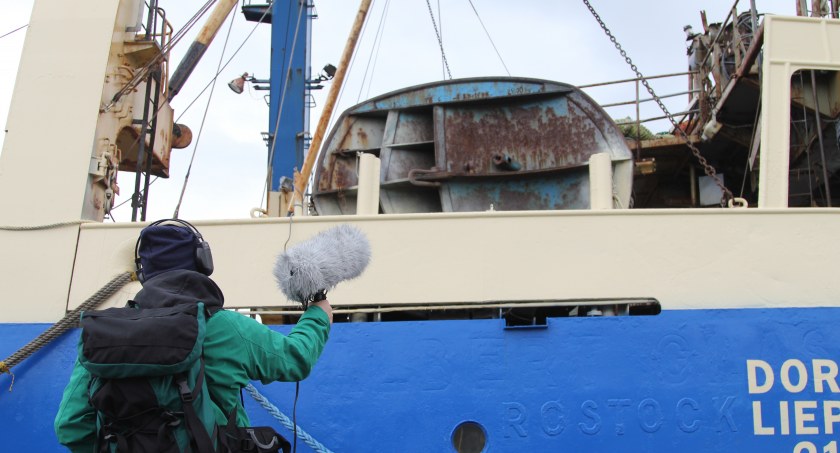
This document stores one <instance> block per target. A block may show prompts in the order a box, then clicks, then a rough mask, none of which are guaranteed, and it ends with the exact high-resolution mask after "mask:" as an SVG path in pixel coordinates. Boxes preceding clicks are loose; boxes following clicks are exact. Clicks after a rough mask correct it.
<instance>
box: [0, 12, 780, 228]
mask: <svg viewBox="0 0 840 453" xmlns="http://www.w3.org/2000/svg"><path fill="white" fill-rule="evenodd" d="M756 2H757V5H758V8H759V12H760V13H764V12H773V13H777V14H792V13H793V11H794V6H795V2H794V0H756ZM32 3H33V1H32V0H14V1H13V0H0V35H3V34H5V33H7V32H9V31H11V30H14V29H15V28H17V27H20V26H22V25H25V24H27V23H28V22H29V15H30V13H31V10H32ZM203 3H204V1H199V0H179V1H174V0H169V1H166V0H160V4H161V6H163V8H165V9H166V11H167V18H168V19H169V20H170V22H171V23H172V25H173V26H174V27H175V29H176V30H178V29H179V28H180V27H181V26H183V24H184V23H185V22H186V21H187V20H188V19H189V18H190V17H191V16H192V15H193V14H194V13H195V10H197V9H198V8H199V6H200V5H201V4H203ZM252 3H257V1H253V2H252ZM591 3H592V4H593V6H594V7H595V9H596V10H597V11H598V13H599V14H600V15H601V17H602V19H603V20H604V22H605V23H606V24H607V26H608V27H609V28H610V29H611V30H612V32H613V34H614V35H615V36H616V38H617V39H618V41H619V42H620V43H621V44H622V45H623V46H624V48H625V50H626V51H627V53H628V55H629V56H630V57H631V58H632V59H633V61H634V63H635V64H636V65H637V66H638V68H639V70H640V71H642V73H643V74H644V75H647V76H652V75H657V74H666V73H677V72H683V71H685V70H686V53H685V48H686V42H685V34H684V32H683V26H685V25H692V26H693V27H694V30H695V31H700V30H702V25H701V21H700V10H705V11H706V13H707V16H708V19H709V22H716V21H722V20H723V19H724V18H725V16H726V14H727V11H728V9H729V8H730V7H731V6H732V3H733V0H706V1H700V0H649V1H644V0H642V1H618V0H591ZM430 4H431V6H432V9H433V11H434V14H435V20H436V21H437V24H438V27H439V28H440V29H441V30H442V36H443V45H444V50H445V53H446V57H447V61H448V63H449V68H450V70H451V72H452V76H453V77H454V78H462V77H483V76H504V75H507V72H506V70H505V66H506V67H507V68H508V70H509V71H510V75H512V76H521V77H533V78H541V79H548V80H555V81H559V82H565V83H571V84H574V85H585V84H591V83H597V82H606V81H611V80H618V79H625V78H631V77H633V76H634V75H633V72H632V71H631V70H630V68H629V67H628V65H627V64H626V63H625V62H624V59H623V58H621V56H620V55H619V54H618V52H617V51H616V49H615V48H614V47H613V45H612V44H611V43H610V42H609V40H608V38H607V37H606V36H605V35H604V32H603V31H602V30H601V29H600V27H599V26H598V23H597V22H596V21H595V20H594V19H593V17H592V16H591V14H590V13H589V11H588V10H587V9H586V7H585V5H584V4H583V2H582V1H577V0H564V1H549V0H517V1H510V0H505V1H503V0H472V4H473V5H474V6H475V9H476V10H477V11H478V14H479V16H480V18H481V21H483V23H484V26H485V27H486V28H487V31H488V32H489V34H490V37H491V38H492V40H493V43H495V46H496V48H497V49H498V53H499V54H500V55H501V58H502V60H503V61H504V65H503V64H502V60H500V58H499V56H498V55H497V54H496V51H494V49H493V45H492V44H491V42H490V40H489V39H488V37H487V33H485V31H484V30H483V28H482V26H481V23H480V22H479V19H478V18H477V17H476V13H475V12H474V11H473V8H472V7H471V5H470V2H469V1H468V0H430ZM749 4H750V2H749V1H747V0H741V1H740V3H739V6H738V9H739V12H741V11H745V10H747V9H748V8H749ZM315 5H316V10H317V13H318V18H317V19H316V20H315V21H314V24H313V31H312V37H313V44H312V59H311V62H312V68H313V72H317V71H318V68H321V67H323V66H324V65H325V64H327V63H333V64H337V63H338V60H339V58H340V56H341V52H342V50H343V48H344V44H345V41H346V38H347V35H348V33H349V30H350V26H351V24H352V21H353V19H354V17H355V13H356V11H357V9H358V6H359V1H356V0H315ZM386 5H387V14H386V15H385V18H386V20H385V22H384V25H383V26H382V27H381V28H380V23H381V18H382V16H383V10H384V9H385V6H386ZM238 11H239V8H237V9H236V13H235V15H234V17H233V28H232V31H231V34H230V39H229V43H228V45H227V49H226V50H225V55H226V56H225V57H224V61H225V62H226V61H227V60H228V58H229V56H230V54H231V53H232V52H233V50H235V49H236V48H237V47H239V45H240V44H242V43H243V41H244V40H245V37H246V36H247V35H248V33H250V32H251V31H252V30H253V29H254V27H255V24H254V23H251V22H246V21H245V20H244V17H243V16H242V15H241V14H240V13H239V12H238ZM201 23H203V21H202V22H201ZM228 24H229V22H228V23H226V24H225V25H224V26H223V28H222V30H221V31H220V32H219V35H217V37H216V40H215V41H214V42H213V44H212V45H211V47H210V49H209V50H208V52H207V53H206V54H205V55H204V58H203V59H202V60H201V62H200V64H199V66H198V68H197V70H196V71H195V72H194V73H193V75H192V76H191V78H190V79H189V80H188V81H187V84H186V85H185V87H184V89H183V90H182V91H181V92H180V94H179V95H178V97H176V98H175V99H174V100H173V107H174V109H175V115H176V117H177V116H178V115H180V114H182V113H184V109H185V108H186V106H187V105H188V104H190V103H191V102H193V101H194V100H196V98H197V96H198V93H199V92H200V91H201V90H202V89H203V88H204V87H205V86H206V85H207V83H208V82H209V81H210V80H211V79H212V77H213V74H215V70H216V67H217V66H218V64H219V61H220V55H221V52H222V49H223V43H224V39H225V35H226V33H227V30H228ZM199 28H200V27H199V26H196V27H194V30H193V31H192V33H190V34H189V35H188V37H187V38H186V39H185V40H184V41H182V44H181V45H180V46H179V47H178V48H176V49H175V50H174V51H173V55H172V60H171V61H172V63H171V67H172V68H174V67H175V66H176V65H177V63H178V62H179V61H180V59H181V56H182V55H183V52H185V50H186V48H187V47H188V46H189V42H190V41H191V40H192V38H193V37H194V35H195V33H196V32H197V31H198V29H199ZM378 29H379V30H381V31H380V44H379V46H378V51H377V52H372V49H373V44H374V37H375V35H376V34H377V30H378ZM24 39H25V30H21V31H19V32H16V33H14V34H12V35H9V36H7V37H5V38H0V62H1V63H0V124H2V125H4V126H5V124H6V115H7V113H8V108H9V102H10V99H11V93H12V89H13V86H14V79H15V76H16V74H17V61H18V60H19V58H20V52H21V49H22V47H23V42H24ZM269 49H270V29H269V26H268V25H259V26H258V27H257V28H256V31H255V32H254V34H253V35H252V36H251V38H250V39H249V40H248V41H247V42H246V43H245V45H244V47H243V49H242V50H241V51H240V52H239V53H238V54H237V55H236V57H235V58H234V59H233V60H232V61H231V63H230V64H229V65H228V66H227V68H226V69H225V70H223V71H222V73H221V75H220V76H219V82H218V85H217V86H216V89H215V92H214V94H213V99H212V103H211V105H210V110H209V112H208V113H207V119H206V123H205V127H204V130H203V132H202V134H201V137H200V139H198V140H196V138H197V137H196V136H197V135H198V131H199V127H200V124H201V118H202V116H203V115H204V110H205V107H206V106H207V98H208V95H209V90H208V91H206V92H205V93H204V95H203V96H202V97H200V98H198V99H197V101H196V102H195V103H194V104H193V105H192V107H190V108H189V110H188V111H186V113H185V114H184V116H183V118H181V120H180V121H179V122H181V123H184V124H187V125H188V126H190V127H191V128H192V130H193V134H194V139H193V144H195V143H196V141H198V146H197V148H194V147H193V146H190V147H189V148H186V149H180V150H173V152H172V161H171V177H170V178H169V179H168V180H163V179H161V180H158V181H156V182H155V183H154V184H153V185H152V187H151V189H150V204H149V213H148V219H157V218H165V217H171V216H172V213H173V211H174V208H175V205H176V203H177V200H178V196H179V194H180V192H181V187H182V185H183V183H184V175H185V173H186V169H187V166H188V164H189V161H190V156H191V154H192V153H193V151H194V149H195V151H196V157H195V163H194V164H193V168H192V172H191V175H190V180H189V183H188V185H187V189H186V195H185V197H184V201H183V204H182V207H181V211H180V216H181V218H184V219H213V218H228V219H232V218H245V217H248V216H249V212H250V210H251V208H253V207H258V206H260V204H261V202H262V196H263V185H264V181H265V166H266V147H265V145H264V144H263V141H262V138H261V136H260V132H263V131H267V130H268V107H267V106H266V104H265V102H264V101H263V99H262V97H263V95H264V94H265V92H254V91H250V90H246V91H245V92H244V93H242V94H241V95H239V96H237V95H235V94H234V93H233V92H231V91H230V90H229V89H228V88H227V86H226V84H227V82H228V81H230V80H231V79H233V78H235V77H236V76H238V75H239V74H241V73H242V72H245V71H247V72H249V73H251V74H254V75H256V76H257V77H258V78H268V76H269V74H270V71H269V66H270V65H269ZM372 53H374V54H375V55H376V57H375V58H371V54H372ZM366 68H369V69H368V70H367V76H365V69H366ZM445 77H446V76H445V72H444V69H443V66H442V63H441V55H440V49H439V47H438V42H437V38H436V37H435V32H434V28H433V26H432V21H431V18H430V15H429V7H428V6H427V2H426V0H390V1H386V0H374V2H373V6H372V7H371V10H370V13H369V16H368V22H367V25H366V28H365V30H364V34H363V36H362V39H361V41H360V43H359V47H358V51H357V55H356V57H355V61H354V63H353V66H352V67H351V69H350V73H349V75H348V78H347V80H346V84H345V87H344V89H343V91H342V95H341V98H340V101H339V104H338V106H337V108H336V111H335V114H334V118H335V117H337V116H338V115H339V114H340V113H341V112H342V111H344V110H345V109H347V108H349V107H350V106H352V105H355V104H357V103H358V102H360V101H363V100H365V99H367V98H370V97H373V96H376V95H379V94H382V93H386V92H389V91H393V90H396V89H399V88H402V87H407V86H411V85H416V84H421V83H428V82H434V81H438V80H441V79H443V78H445ZM652 85H653V86H654V88H655V89H656V90H657V91H661V94H664V93H668V92H672V93H673V92H677V91H683V90H685V89H686V87H687V82H686V80H685V79H684V78H678V79H675V80H672V81H654V82H652ZM634 90H635V88H634V87H633V85H632V84H628V85H624V86H621V87H620V88H619V89H616V88H609V89H598V90H593V91H588V93H589V94H590V95H591V96H593V97H594V98H595V99H596V101H598V102H601V103H610V102H616V101H624V100H630V99H632V98H633V97H634V96H635V91H634ZM327 91H328V90H327V89H325V90H321V91H320V92H316V93H315V97H316V103H317V107H316V108H315V109H313V111H312V120H311V122H312V132H314V128H315V126H316V125H317V122H318V118H319V115H320V106H321V105H322V104H323V99H324V98H325V96H326V93H327ZM685 104H686V98H685V97H679V98H674V99H671V100H669V101H668V107H669V109H670V110H671V111H672V112H676V111H680V110H682V109H684V108H685ZM653 108H655V106H654V105H653V104H652V103H650V105H648V106H646V108H645V110H644V111H643V114H642V116H643V117H644V116H648V117H653V116H658V115H660V113H659V112H657V111H655V110H652V109H653ZM609 113H610V114H611V115H612V116H613V117H623V116H626V115H628V114H629V112H626V111H610V112H609ZM651 129H653V131H654V132H659V131H661V130H664V129H666V125H665V124H663V123H656V124H653V125H652V126H651ZM3 135H5V134H3ZM3 138H4V137H2V136H0V144H2V140H3ZM119 184H120V186H121V188H122V192H121V195H120V197H118V199H117V202H118V203H121V202H123V201H125V200H126V199H127V198H129V197H130V196H131V194H130V192H131V189H132V188H133V186H134V174H132V173H120V175H119ZM115 217H116V219H117V220H118V221H125V220H129V219H130V217H131V208H130V206H129V205H128V204H125V205H124V206H122V207H120V208H119V209H117V210H116V212H115Z"/></svg>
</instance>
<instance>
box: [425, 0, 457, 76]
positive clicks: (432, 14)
mask: <svg viewBox="0 0 840 453" xmlns="http://www.w3.org/2000/svg"><path fill="white" fill-rule="evenodd" d="M426 6H428V7H429V17H431V18H432V26H433V27H434V28H435V36H436V37H437V40H438V45H439V46H440V56H441V57H442V58H443V65H444V66H445V67H446V74H447V75H449V80H452V71H450V70H449V62H448V61H446V52H444V51H443V39H441V37H440V32H439V31H438V26H437V22H435V13H434V12H432V4H431V3H429V0H426Z"/></svg>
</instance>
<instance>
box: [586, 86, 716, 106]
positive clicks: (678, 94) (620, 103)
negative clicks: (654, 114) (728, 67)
mask: <svg viewBox="0 0 840 453" xmlns="http://www.w3.org/2000/svg"><path fill="white" fill-rule="evenodd" d="M699 92H700V90H688V91H682V92H679V93H672V94H663V95H662V96H659V99H667V98H673V97H677V96H682V95H684V94H693V93H699ZM655 100H656V99H654V98H644V99H639V100H638V101H624V102H615V103H612V104H603V105H601V108H605V107H617V106H619V105H631V104H636V103H639V104H641V103H643V102H650V101H655Z"/></svg>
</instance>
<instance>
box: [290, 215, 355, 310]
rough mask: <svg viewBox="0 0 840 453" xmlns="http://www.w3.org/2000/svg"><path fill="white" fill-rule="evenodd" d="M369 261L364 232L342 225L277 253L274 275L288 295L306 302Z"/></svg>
mask: <svg viewBox="0 0 840 453" xmlns="http://www.w3.org/2000/svg"><path fill="white" fill-rule="evenodd" d="M368 262H370V243H368V240H367V237H366V236H365V234H364V233H362V231H361V230H359V229H358V228H354V227H352V226H350V225H339V226H337V227H334V228H330V229H329V230H326V231H323V232H321V233H319V234H317V235H316V236H314V237H312V238H311V239H309V240H307V241H304V242H301V243H300V244H297V245H295V246H294V247H290V248H289V249H288V250H286V252H284V253H282V254H281V255H280V256H278V257H277V263H276V264H275V265H274V277H275V278H276V279H277V284H278V285H279V286H280V290H282V291H283V294H285V295H286V297H287V298H289V299H290V300H293V301H296V302H300V303H302V304H304V305H306V304H308V303H309V302H310V301H312V300H313V298H314V297H315V294H316V293H318V292H320V291H327V290H330V289H332V288H334V287H335V285H337V284H339V283H341V282H343V281H344V280H349V279H351V278H356V277H358V276H359V275H361V274H362V272H363V271H364V270H365V267H367V265H368Z"/></svg>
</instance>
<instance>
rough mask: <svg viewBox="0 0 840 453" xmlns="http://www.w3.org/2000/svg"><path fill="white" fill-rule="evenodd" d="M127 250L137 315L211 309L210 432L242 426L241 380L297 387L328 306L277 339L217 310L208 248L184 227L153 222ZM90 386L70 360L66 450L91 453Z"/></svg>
mask: <svg viewBox="0 0 840 453" xmlns="http://www.w3.org/2000/svg"><path fill="white" fill-rule="evenodd" d="M171 223H175V225H172V224H171ZM135 250H136V253H135V258H136V263H137V268H138V269H137V271H138V272H137V273H138V277H139V279H140V281H141V282H142V283H143V289H141V290H140V291H139V292H138V293H137V295H136V296H135V298H134V301H133V302H134V303H135V304H136V306H137V307H138V308H160V307H169V306H174V305H177V304H179V303H185V302H186V303H195V302H196V301H201V302H203V303H204V304H205V305H207V306H210V307H215V308H214V309H213V310H211V312H210V313H209V318H208V319H207V322H206V335H205V341H204V343H203V347H204V351H203V357H204V364H205V366H204V375H205V381H206V385H207V389H208V390H209V394H210V397H211V399H212V401H213V403H214V406H215V408H216V410H215V411H214V414H215V418H216V420H215V423H216V424H217V425H219V426H224V425H225V424H226V423H227V422H228V416H229V415H230V414H231V413H232V411H234V410H235V422H236V425H237V426H239V427H245V426H248V417H247V414H246V413H245V410H244V408H243V407H242V404H241V399H240V396H241V389H242V388H243V387H244V386H246V385H247V384H248V383H249V381H251V380H260V381H262V382H263V383H269V382H273V381H299V380H301V379H304V378H305V377H306V376H308V374H309V372H310V370H311V369H312V367H313V365H314V364H315V362H316V361H317V359H318V357H319V356H320V354H321V352H322V351H323V348H324V345H325V343H326V341H327V338H328V336H329V330H330V324H331V322H332V309H331V307H330V305H329V302H328V301H326V300H323V301H320V302H317V303H313V304H311V305H310V306H309V307H308V309H307V310H306V311H305V313H304V315H303V316H302V317H301V319H300V321H299V322H298V324H297V325H296V326H295V327H294V328H293V329H292V332H290V334H289V335H288V336H284V335H282V334H280V333H278V332H275V331H273V330H271V329H270V328H268V327H267V326H265V325H263V324H261V323H259V322H257V321H256V320H254V319H251V318H249V317H247V316H244V315H242V314H239V313H236V312H231V311H226V310H222V309H221V308H222V307H223V304H224V296H223V294H222V291H221V289H219V287H218V286H217V285H216V284H215V282H213V280H211V279H210V278H209V275H210V274H211V273H212V272H213V263H212V256H211V255H210V249H209V245H208V244H207V243H206V242H205V241H204V240H203V238H202V237H201V235H200V233H199V232H198V230H196V229H195V227H193V226H192V225H191V224H189V223H187V222H184V221H181V220H169V221H159V222H155V223H153V224H151V225H150V226H149V227H147V228H145V229H144V230H143V231H142V232H141V235H140V238H139V239H138V242H137V246H136V249H135ZM90 380H91V377H90V373H88V372H87V371H86V370H85V369H84V368H83V367H82V366H81V365H80V364H79V361H78V360H77V362H76V365H75V367H74V370H73V374H72V376H71V379H70V382H69V383H68V385H67V387H66V389H65V391H64V396H63V398H62V402H61V405H60V408H59V412H58V414H57V415H56V420H55V430H56V434H57V436H58V439H59V442H61V443H62V444H63V445H65V446H67V447H68V448H70V449H71V450H72V451H93V448H94V446H95V444H96V438H97V421H96V411H95V409H94V408H93V407H92V406H91V405H90V400H89V395H88V394H87V390H88V385H89V383H90Z"/></svg>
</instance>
